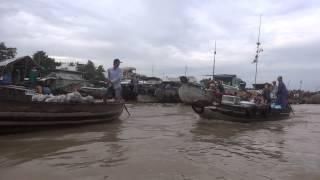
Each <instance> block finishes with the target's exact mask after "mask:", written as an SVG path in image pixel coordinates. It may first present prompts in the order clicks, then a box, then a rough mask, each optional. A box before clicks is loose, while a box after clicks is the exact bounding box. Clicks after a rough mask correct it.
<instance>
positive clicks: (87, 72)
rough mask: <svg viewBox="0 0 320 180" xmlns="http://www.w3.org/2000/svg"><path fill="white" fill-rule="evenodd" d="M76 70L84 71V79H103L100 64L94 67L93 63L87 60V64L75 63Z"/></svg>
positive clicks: (102, 69)
mask: <svg viewBox="0 0 320 180" xmlns="http://www.w3.org/2000/svg"><path fill="white" fill-rule="evenodd" d="M76 65H77V68H76V69H77V71H80V72H82V73H84V79H86V80H90V81H103V80H104V79H105V76H104V74H103V72H105V70H104V68H103V66H102V65H100V66H98V68H96V67H95V65H94V63H93V62H92V61H90V60H88V62H87V64H80V63H77V64H76Z"/></svg>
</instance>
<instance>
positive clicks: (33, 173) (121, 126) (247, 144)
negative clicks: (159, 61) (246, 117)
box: [0, 104, 320, 180]
mask: <svg viewBox="0 0 320 180" xmlns="http://www.w3.org/2000/svg"><path fill="white" fill-rule="evenodd" d="M128 108H129V111H130V112H131V117H128V115H127V114H126V113H125V112H124V113H123V114H122V116H121V119H120V120H116V121H113V122H110V123H105V124H95V125H89V126H80V127H79V126H78V127H72V128H57V129H50V130H46V131H38V132H29V133H23V134H12V135H5V136H0V179H4V180H15V179H23V180H28V179H30V180H37V179H41V180H42V179H46V180H51V179H52V180H57V179H59V180H63V179H68V180H89V179H90V180H91V179H93V180H96V179H97V180H104V179H108V180H109V179H124V180H126V179H130V180H133V179H137V180H141V179H148V180H149V179H156V180H158V179H159V180H160V179H169V180H171V179H172V180H175V179H177V180H196V179H201V180H202V179H208V180H209V179H210V180H212V179H221V180H223V179H228V180H229V179H236V180H238V179H243V180H248V179H254V180H256V179H267V180H270V179H293V180H301V179H303V180H307V179H315V180H319V179H320V106H316V105H297V106H294V110H295V115H294V116H293V117H292V118H291V119H288V120H282V121H270V122H261V123H250V124H241V123H232V122H224V121H214V120H205V119H201V118H200V117H199V116H198V115H197V114H195V113H194V112H193V111H192V109H191V108H190V107H189V106H185V105H182V104H134V105H132V104H129V105H128Z"/></svg>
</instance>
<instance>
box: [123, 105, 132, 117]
mask: <svg viewBox="0 0 320 180" xmlns="http://www.w3.org/2000/svg"><path fill="white" fill-rule="evenodd" d="M123 106H124V109H125V110H126V111H127V113H128V115H129V116H131V114H130V112H129V110H128V108H127V106H126V104H123Z"/></svg>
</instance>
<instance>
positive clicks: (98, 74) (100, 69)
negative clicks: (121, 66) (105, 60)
mask: <svg viewBox="0 0 320 180" xmlns="http://www.w3.org/2000/svg"><path fill="white" fill-rule="evenodd" d="M104 72H106V71H105V70H104V68H103V66H102V65H100V66H98V68H97V71H96V79H97V80H98V81H103V80H105V78H106V77H105V76H104Z"/></svg>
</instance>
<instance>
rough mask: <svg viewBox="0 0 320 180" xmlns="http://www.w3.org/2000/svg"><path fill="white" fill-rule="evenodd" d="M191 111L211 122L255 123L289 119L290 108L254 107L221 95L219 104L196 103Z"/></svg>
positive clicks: (232, 97)
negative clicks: (211, 120)
mask: <svg viewBox="0 0 320 180" xmlns="http://www.w3.org/2000/svg"><path fill="white" fill-rule="evenodd" d="M192 109H193V110H194V111H195V112H196V113H198V114H199V115H200V116H201V117H203V118H206V119H213V120H226V121H235V122H255V121H269V120H281V119H287V118H289V117H290V112H292V109H291V106H287V107H286V108H281V107H280V106H279V105H274V104H272V105H256V104H254V103H251V102H248V101H240V98H239V97H237V96H230V95H223V96H222V100H221V102H220V103H215V102H214V103H212V102H209V101H196V102H194V103H193V104H192Z"/></svg>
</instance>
